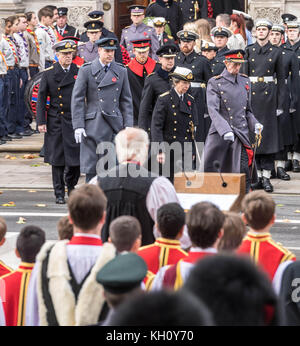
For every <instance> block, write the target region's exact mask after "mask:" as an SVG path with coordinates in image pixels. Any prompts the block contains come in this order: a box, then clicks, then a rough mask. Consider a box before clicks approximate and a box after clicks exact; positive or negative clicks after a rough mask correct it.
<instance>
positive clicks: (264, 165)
mask: <svg viewBox="0 0 300 346" xmlns="http://www.w3.org/2000/svg"><path fill="white" fill-rule="evenodd" d="M274 158H275V155H274V154H256V156H255V162H256V166H257V170H258V171H262V170H263V169H264V170H266V171H271V170H272V169H273V168H274Z"/></svg>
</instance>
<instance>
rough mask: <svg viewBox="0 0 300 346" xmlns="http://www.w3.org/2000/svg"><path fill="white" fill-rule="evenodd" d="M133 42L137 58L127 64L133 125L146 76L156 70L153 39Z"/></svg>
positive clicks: (135, 122) (136, 119)
mask: <svg viewBox="0 0 300 346" xmlns="http://www.w3.org/2000/svg"><path fill="white" fill-rule="evenodd" d="M132 44H133V52H134V55H135V58H134V59H132V60H131V61H130V63H129V64H128V65H127V72H128V80H129V84H130V89H131V94H132V102H133V117H134V119H133V125H134V126H136V125H137V124H138V116H139V109H140V102H141V97H142V92H143V88H144V83H145V78H146V77H147V76H148V75H149V74H151V73H152V72H153V71H154V69H155V67H156V61H155V60H153V59H151V58H150V57H149V51H150V44H151V40H149V39H144V40H136V41H132Z"/></svg>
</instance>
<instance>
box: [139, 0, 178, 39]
mask: <svg viewBox="0 0 300 346" xmlns="http://www.w3.org/2000/svg"><path fill="white" fill-rule="evenodd" d="M146 17H164V18H165V19H166V21H167V23H168V24H169V27H170V30H171V35H172V36H173V38H174V40H176V33H177V32H178V31H180V30H182V27H183V21H182V19H183V18H182V11H181V8H180V6H179V5H178V3H177V2H176V1H174V0H156V1H153V2H150V4H149V5H148V7H147V9H146Z"/></svg>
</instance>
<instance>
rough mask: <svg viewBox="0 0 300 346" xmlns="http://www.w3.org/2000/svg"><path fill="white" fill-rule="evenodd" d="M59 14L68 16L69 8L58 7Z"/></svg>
mask: <svg viewBox="0 0 300 346" xmlns="http://www.w3.org/2000/svg"><path fill="white" fill-rule="evenodd" d="M57 12H58V15H59V16H60V17H61V16H66V15H67V14H68V9H67V8H66V7H59V8H58V9H57Z"/></svg>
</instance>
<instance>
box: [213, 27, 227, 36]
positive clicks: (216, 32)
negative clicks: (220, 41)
mask: <svg viewBox="0 0 300 346" xmlns="http://www.w3.org/2000/svg"><path fill="white" fill-rule="evenodd" d="M211 34H212V35H213V36H214V37H215V36H225V37H230V36H231V35H232V32H231V31H230V30H229V29H227V28H225V26H218V27H215V28H213V29H212V30H211Z"/></svg>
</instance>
